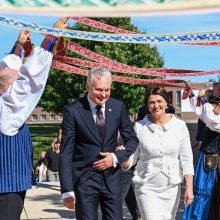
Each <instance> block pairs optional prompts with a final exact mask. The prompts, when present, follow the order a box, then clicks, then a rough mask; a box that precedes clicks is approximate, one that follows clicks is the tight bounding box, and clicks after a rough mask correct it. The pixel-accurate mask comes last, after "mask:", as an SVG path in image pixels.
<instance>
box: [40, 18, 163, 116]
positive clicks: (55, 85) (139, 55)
mask: <svg viewBox="0 0 220 220" xmlns="http://www.w3.org/2000/svg"><path fill="white" fill-rule="evenodd" d="M92 19H94V20H97V21H99V22H102V23H106V24H109V25H112V26H115V27H119V28H123V29H126V30H130V31H136V32H138V28H137V27H136V26H134V25H133V24H131V22H130V18H92ZM72 29H74V30H82V31H88V32H104V31H101V30H97V29H95V28H91V27H89V26H86V25H82V24H79V23H76V24H75V26H74V27H72ZM71 40H72V41H73V42H75V43H77V44H79V45H81V46H83V47H85V48H87V49H89V50H91V51H94V52H96V53H98V54H100V55H103V56H106V57H108V58H110V59H113V60H115V61H118V62H122V63H124V64H128V65H131V66H135V67H141V68H143V67H145V68H146V67H147V68H161V67H162V66H163V64H164V62H163V58H162V57H161V56H160V55H159V53H158V51H157V48H156V47H155V46H150V45H147V44H129V43H105V42H96V41H86V40H76V39H71ZM67 56H71V57H75V58H80V59H86V58H85V57H82V56H80V55H78V54H77V53H75V52H72V51H68V54H67ZM113 74H116V75H122V76H131V77H136V78H142V79H144V78H145V79H146V78H147V77H146V76H140V75H137V74H130V75H127V74H119V73H113ZM148 78H149V77H148ZM85 84H86V78H85V77H84V76H79V75H75V74H70V73H66V72H62V71H58V70H54V69H52V70H51V71H50V76H49V79H48V82H47V86H46V89H45V92H44V95H43V97H42V99H41V102H40V105H41V106H42V107H43V108H44V109H46V110H48V111H54V112H56V113H60V112H62V109H63V106H64V105H65V104H67V103H70V102H71V101H73V100H76V99H78V98H80V97H82V96H83V95H84V94H85V93H86V85H85ZM145 89H146V87H143V86H137V85H130V84H125V83H117V82H114V83H113V85H112V92H111V96H112V97H114V98H118V99H120V100H122V101H124V103H125V105H126V107H127V109H128V111H129V113H130V114H132V115H133V114H135V113H136V112H137V110H138V108H139V107H140V106H141V105H143V96H144V95H143V94H144V92H145Z"/></svg>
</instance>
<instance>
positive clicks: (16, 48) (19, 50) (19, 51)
mask: <svg viewBox="0 0 220 220" xmlns="http://www.w3.org/2000/svg"><path fill="white" fill-rule="evenodd" d="M22 51H23V45H22V44H21V43H20V42H19V41H16V42H15V44H14V46H13V47H12V50H11V52H10V53H11V54H15V55H17V56H19V57H21V56H22Z"/></svg>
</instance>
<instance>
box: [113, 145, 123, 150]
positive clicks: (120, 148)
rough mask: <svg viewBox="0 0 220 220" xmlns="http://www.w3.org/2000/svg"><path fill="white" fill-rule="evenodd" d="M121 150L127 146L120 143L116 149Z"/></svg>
mask: <svg viewBox="0 0 220 220" xmlns="http://www.w3.org/2000/svg"><path fill="white" fill-rule="evenodd" d="M119 150H125V146H123V145H120V146H117V147H116V148H115V151H119Z"/></svg>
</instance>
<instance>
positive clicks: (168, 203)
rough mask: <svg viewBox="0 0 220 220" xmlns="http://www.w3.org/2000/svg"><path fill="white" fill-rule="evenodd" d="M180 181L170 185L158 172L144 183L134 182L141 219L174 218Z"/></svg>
mask: <svg viewBox="0 0 220 220" xmlns="http://www.w3.org/2000/svg"><path fill="white" fill-rule="evenodd" d="M180 194H181V183H180V184H177V185H170V184H169V182H168V177H167V176H166V175H165V174H163V173H159V174H158V175H157V176H154V177H153V178H151V179H149V181H148V182H147V183H145V184H144V185H142V184H139V183H136V182H135V195H136V199H137V203H138V207H139V209H140V213H141V217H142V220H174V219H175V216H176V212H177V208H178V204H179V200H180Z"/></svg>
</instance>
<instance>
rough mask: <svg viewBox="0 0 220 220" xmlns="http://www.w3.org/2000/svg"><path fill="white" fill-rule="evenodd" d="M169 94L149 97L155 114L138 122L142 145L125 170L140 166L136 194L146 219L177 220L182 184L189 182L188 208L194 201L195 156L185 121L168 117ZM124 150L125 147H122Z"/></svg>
mask: <svg viewBox="0 0 220 220" xmlns="http://www.w3.org/2000/svg"><path fill="white" fill-rule="evenodd" d="M168 99H169V98H168V94H167V92H166V91H165V90H164V89H163V88H160V87H155V88H153V89H152V90H151V91H150V92H149V94H148V96H147V100H148V108H149V111H150V112H151V114H150V115H146V116H145V118H144V119H143V120H141V121H138V122H136V123H135V130H136V134H137V136H138V138H139V146H138V148H137V150H136V152H135V153H134V154H133V155H132V156H131V157H130V158H129V160H127V161H125V162H124V164H123V168H124V169H129V168H130V167H131V166H133V165H134V164H136V163H137V166H136V171H135V176H134V178H133V181H134V184H135V195H136V198H137V202H138V206H139V209H140V212H141V217H142V219H143V220H173V219H175V215H176V211H177V208H178V203H179V199H180V194H181V192H180V190H181V182H182V180H183V176H184V177H185V180H186V192H185V200H184V204H185V206H188V205H189V204H190V203H191V202H192V200H193V175H194V168H193V155H192V148H191V144H190V138H189V132H188V129H187V127H186V124H185V122H183V121H182V120H180V119H177V118H176V117H175V115H173V114H166V113H165V112H166V108H167V105H168V103H169V100H168ZM118 149H119V150H121V148H118Z"/></svg>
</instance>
